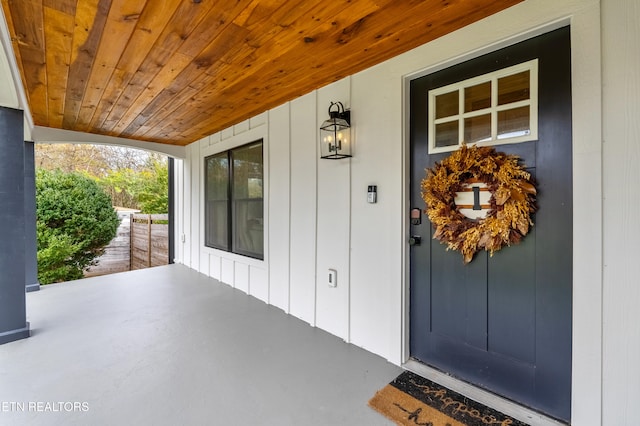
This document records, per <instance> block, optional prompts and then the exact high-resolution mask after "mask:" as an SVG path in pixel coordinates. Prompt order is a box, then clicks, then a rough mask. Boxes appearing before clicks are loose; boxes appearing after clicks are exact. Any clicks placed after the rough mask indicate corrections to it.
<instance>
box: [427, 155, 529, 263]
mask: <svg viewBox="0 0 640 426" xmlns="http://www.w3.org/2000/svg"><path fill="white" fill-rule="evenodd" d="M469 179H475V180H478V181H481V182H484V183H486V184H487V187H488V188H489V191H490V192H491V199H490V201H489V203H490V205H491V208H490V210H489V212H488V214H487V216H486V217H485V218H483V219H476V220H473V219H469V218H467V217H465V216H464V215H463V214H462V213H460V212H459V211H458V208H457V207H456V204H455V202H454V199H455V197H456V192H458V191H460V190H462V189H463V187H464V185H465V182H466V181H468V180H469ZM421 187H422V198H423V199H424V201H425V203H426V204H427V208H426V211H425V212H426V213H427V215H428V216H429V219H430V220H431V223H432V224H433V227H434V228H435V234H434V235H433V238H435V239H438V240H440V241H441V242H442V243H445V244H447V249H453V250H458V251H459V252H461V253H462V256H463V258H464V263H469V262H471V260H472V259H473V256H474V255H475V253H476V252H478V251H480V250H482V249H484V250H487V251H488V252H489V253H490V254H491V255H493V253H494V252H496V251H498V250H500V249H501V248H502V247H504V246H505V245H507V246H508V245H511V244H515V243H518V242H519V241H520V240H521V239H522V237H524V236H525V235H527V233H528V232H529V228H530V226H533V221H532V220H531V214H532V213H533V212H534V211H535V210H536V205H535V196H536V188H535V186H534V182H533V179H532V177H531V174H530V173H528V172H526V171H525V170H524V168H523V167H522V166H520V165H519V164H518V157H517V156H515V155H507V154H505V153H502V152H497V151H496V150H495V149H494V148H492V147H476V146H470V147H467V146H466V145H463V146H462V147H461V148H460V149H458V150H457V151H455V152H453V153H452V154H451V155H450V156H449V157H447V158H445V159H444V160H442V161H441V162H439V163H436V165H435V166H434V167H433V168H431V169H428V170H427V177H426V178H425V179H423V180H422V185H421Z"/></svg>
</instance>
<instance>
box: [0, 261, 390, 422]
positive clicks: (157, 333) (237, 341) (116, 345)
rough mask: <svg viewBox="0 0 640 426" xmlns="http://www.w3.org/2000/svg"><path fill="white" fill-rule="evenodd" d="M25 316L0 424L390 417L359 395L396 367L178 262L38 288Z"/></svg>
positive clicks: (3, 368)
mask: <svg viewBox="0 0 640 426" xmlns="http://www.w3.org/2000/svg"><path fill="white" fill-rule="evenodd" d="M27 315H28V320H29V321H30V323H31V329H32V336H31V337H30V338H28V339H24V340H21V341H17V342H12V343H8V344H5V345H2V346H0V424H2V425H8V424H15V425H24V424H27V425H60V424H65V425H89V424H91V425H101V424H105V425H106V424H136V425H146V424H153V425H178V424H181V425H253V424H260V425H388V424H390V423H389V422H388V421H387V420H386V419H385V418H383V417H382V416H381V415H379V414H378V413H376V412H375V411H373V410H372V409H371V408H369V407H368V406H367V401H368V400H369V398H370V397H372V396H373V394H374V393H375V392H376V390H378V389H380V388H382V387H383V386H384V385H386V384H387V383H388V382H389V381H390V380H392V379H393V378H394V377H395V376H396V375H398V374H399V373H400V372H401V371H402V370H401V369H400V368H399V367H397V366H394V365H392V364H390V363H388V362H386V361H385V360H383V359H382V358H380V357H378V356H376V355H373V354H371V353H369V352H367V351H365V350H362V349H360V348H357V347H355V346H353V345H349V344H346V343H344V342H343V341H342V340H340V339H339V338H337V337H334V336H331V335H329V334H328V333H325V332H323V331H321V330H319V329H316V328H313V327H311V326H309V325H308V324H306V323H304V322H302V321H300V320H298V319H296V318H294V317H292V316H289V315H286V314H285V313H283V312H282V311H280V310H279V309H277V308H274V307H271V306H268V305H266V304H264V303H262V302H261V301H259V300H257V299H255V298H253V297H250V296H247V295H246V294H244V293H242V292H240V291H237V290H234V289H232V288H230V287H229V286H227V285H225V284H221V283H219V282H218V281H216V280H214V279H211V278H208V277H206V276H204V275H202V274H199V273H197V272H195V271H193V270H191V269H189V268H187V267H185V266H182V265H169V266H161V267H157V268H152V269H146V270H140V271H133V272H125V273H120V274H114V275H108V276H102V277H95V278H88V279H84V280H79V281H75V282H69V283H62V284H55V285H51V286H43V287H42V290H41V291H39V292H35V293H29V294H28V295H27ZM74 403H75V406H74V405H73V404H74Z"/></svg>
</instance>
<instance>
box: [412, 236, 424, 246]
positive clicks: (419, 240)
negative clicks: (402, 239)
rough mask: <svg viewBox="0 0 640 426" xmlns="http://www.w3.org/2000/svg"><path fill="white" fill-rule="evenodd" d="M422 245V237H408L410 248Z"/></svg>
mask: <svg viewBox="0 0 640 426" xmlns="http://www.w3.org/2000/svg"><path fill="white" fill-rule="evenodd" d="M420 243H422V237H421V236H419V235H412V236H411V237H409V245H410V246H419V245H420Z"/></svg>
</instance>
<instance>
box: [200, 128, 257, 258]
mask: <svg viewBox="0 0 640 426" xmlns="http://www.w3.org/2000/svg"><path fill="white" fill-rule="evenodd" d="M204 167H205V176H204V179H205V208H204V215H205V216H204V217H205V220H204V229H205V245H206V246H207V247H212V248H216V249H220V250H225V251H229V252H232V253H236V254H241V255H244V256H249V257H253V258H256V259H264V198H263V197H264V191H263V182H264V176H263V154H262V140H260V141H257V142H253V143H250V144H248V145H244V146H241V147H238V148H234V149H231V150H229V151H224V152H221V153H218V154H215V155H211V156H209V157H206V158H205V159H204Z"/></svg>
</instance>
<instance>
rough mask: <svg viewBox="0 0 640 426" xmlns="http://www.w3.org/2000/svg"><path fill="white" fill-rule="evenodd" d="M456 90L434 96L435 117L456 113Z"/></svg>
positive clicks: (457, 96) (458, 96)
mask: <svg viewBox="0 0 640 426" xmlns="http://www.w3.org/2000/svg"><path fill="white" fill-rule="evenodd" d="M459 98H460V95H459V94H458V91H457V90H456V91H455V92H449V93H445V94H442V95H439V96H436V119H438V118H444V117H451V116H452V115H458V112H459V111H458V102H459Z"/></svg>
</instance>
